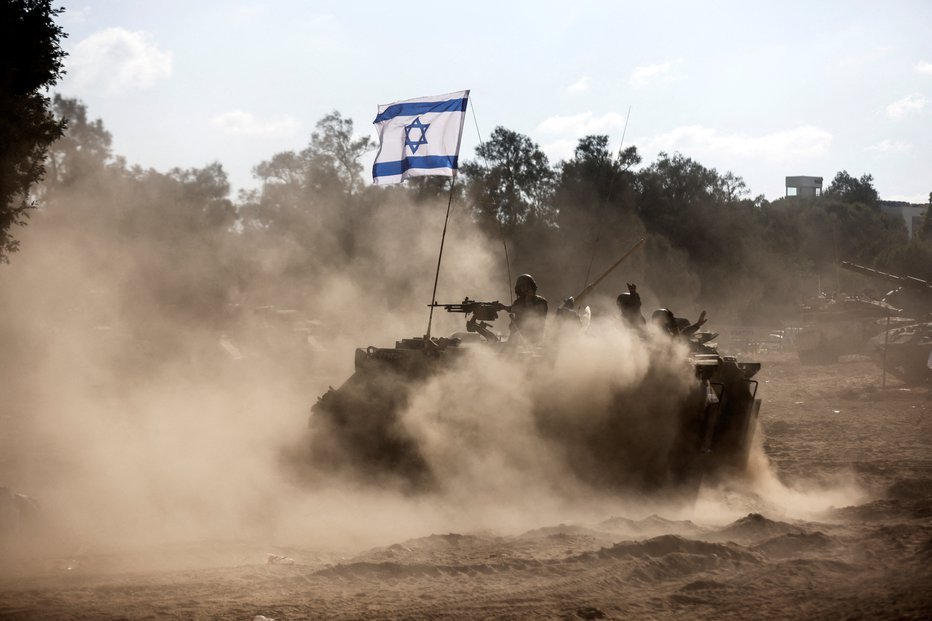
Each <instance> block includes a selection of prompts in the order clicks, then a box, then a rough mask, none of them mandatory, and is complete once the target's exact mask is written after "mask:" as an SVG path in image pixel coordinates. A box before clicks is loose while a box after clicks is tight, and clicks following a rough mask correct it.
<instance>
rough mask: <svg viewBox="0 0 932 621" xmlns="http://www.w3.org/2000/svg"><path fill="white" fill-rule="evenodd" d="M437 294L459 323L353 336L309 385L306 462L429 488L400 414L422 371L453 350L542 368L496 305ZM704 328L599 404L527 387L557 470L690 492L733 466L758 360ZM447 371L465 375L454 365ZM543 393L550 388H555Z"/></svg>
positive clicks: (751, 419)
mask: <svg viewBox="0 0 932 621" xmlns="http://www.w3.org/2000/svg"><path fill="white" fill-rule="evenodd" d="M439 306H443V307H444V308H445V309H446V310H447V311H449V312H458V313H463V314H465V315H466V331H465V332H459V333H456V334H454V335H452V336H451V337H448V338H420V337H415V338H407V339H402V340H399V341H397V342H396V343H395V344H394V346H393V347H376V346H370V347H366V348H359V349H357V350H356V353H355V372H354V373H353V375H352V376H351V377H350V378H349V379H348V380H347V381H346V382H345V383H344V384H343V385H342V386H340V387H339V388H336V389H334V388H332V387H331V388H330V389H329V390H328V391H327V393H326V394H324V395H322V396H321V397H319V399H318V401H317V403H316V404H315V405H314V406H313V407H312V412H311V417H310V420H309V427H310V430H309V431H310V433H309V443H310V446H309V448H310V450H309V451H308V455H309V457H308V459H310V460H311V465H312V466H313V468H315V469H324V470H329V471H336V472H342V473H344V474H349V475H351V476H353V477H354V479H356V480H362V481H365V482H369V483H372V484H375V485H383V484H384V485H400V486H401V487H403V488H404V489H406V490H408V491H410V492H413V493H416V492H421V491H428V490H431V489H432V488H435V487H436V486H437V485H438V484H439V482H438V478H437V476H436V472H435V468H434V465H433V464H432V463H431V460H430V457H429V456H428V455H426V454H425V452H424V451H423V450H422V447H421V446H419V443H418V440H417V438H416V436H415V434H413V433H412V432H411V429H410V428H409V427H408V426H407V423H406V419H405V416H404V412H405V410H406V408H407V407H408V406H409V404H410V403H411V401H412V400H413V399H414V398H415V397H416V396H417V395H418V392H419V391H420V390H422V389H423V388H424V387H425V385H426V384H427V382H429V381H430V380H431V379H432V378H435V377H438V376H439V375H441V374H444V373H454V374H464V373H467V372H468V371H464V370H463V369H464V368H467V369H468V367H467V366H466V365H459V362H460V361H465V360H466V358H467V357H469V356H475V355H479V354H480V353H481V355H494V356H502V357H507V359H508V360H509V362H510V363H513V364H517V365H524V366H523V367H522V368H526V369H527V372H528V374H529V375H530V376H533V375H534V374H535V373H537V374H546V373H547V372H548V370H547V369H552V367H548V365H552V361H553V360H554V358H555V357H556V355H557V352H555V351H554V350H553V349H549V350H548V348H547V347H542V348H526V347H524V346H523V345H521V344H518V343H517V342H516V340H514V339H513V340H509V339H507V338H505V337H501V336H499V335H498V334H497V333H496V332H494V331H493V329H492V324H491V323H490V322H493V321H495V320H496V319H497V318H498V315H499V313H500V312H501V310H502V305H500V304H498V303H497V302H489V303H483V302H475V301H473V300H470V299H469V298H467V299H465V300H464V301H463V302H462V303H461V304H446V305H439ZM553 320H554V321H560V319H559V318H553ZM577 327H578V326H577ZM714 336H715V335H711V334H708V333H702V334H698V335H694V337H693V340H692V341H691V343H690V345H691V349H692V351H691V353H690V355H689V357H688V358H684V357H683V356H682V355H680V357H679V358H678V361H677V363H676V364H675V365H672V366H671V365H656V366H657V368H652V369H651V370H649V371H648V372H647V377H648V379H649V381H644V382H642V383H641V384H638V385H633V386H623V387H622V386H607V387H605V389H606V390H607V391H609V394H610V397H609V398H608V399H606V400H604V401H603V402H602V403H601V405H600V406H599V411H592V406H591V404H590V405H589V406H588V408H589V409H585V408H582V407H577V406H576V405H574V404H568V403H566V402H564V401H563V400H561V399H559V398H549V397H547V396H546V395H538V396H537V397H536V398H535V399H534V401H535V402H534V403H532V404H531V405H530V408H531V412H532V417H533V425H534V427H535V428H536V431H537V432H538V433H539V435H540V436H541V437H543V438H545V439H546V441H547V442H548V444H549V445H552V446H554V447H556V448H555V452H556V454H560V455H565V456H567V459H566V468H567V470H569V471H571V472H572V473H573V474H574V475H575V476H576V477H577V478H578V480H579V481H580V482H582V483H584V484H587V485H590V486H592V487H596V488H608V489H614V490H631V491H635V492H645V493H655V492H669V493H671V494H673V495H676V496H677V497H680V498H685V499H691V498H694V497H695V494H696V493H697V491H698V489H699V485H700V483H701V482H702V481H703V480H706V481H718V480H721V479H723V478H727V477H732V476H740V475H741V474H742V473H744V472H745V471H746V469H747V465H748V458H749V453H750V450H751V445H752V439H753V436H754V433H755V430H756V428H757V417H758V412H759V409H760V399H758V398H757V382H756V381H755V380H754V379H753V378H754V376H755V374H756V373H757V372H758V370H759V369H760V364H759V363H756V362H752V363H748V362H739V361H738V360H736V359H735V358H733V357H728V356H723V355H720V354H719V353H718V351H717V350H716V349H715V348H714V347H710V346H709V344H708V342H709V341H710V340H711V339H712V338H714ZM586 338H596V337H592V336H587V337H586ZM663 338H667V337H665V336H664V337H661V336H658V335H648V334H646V333H645V334H644V335H643V336H642V339H643V341H639V342H643V343H644V347H648V345H649V342H650V341H651V340H652V339H663ZM657 342H660V341H657ZM669 346H670V342H669V341H668V342H667V347H668V348H669ZM680 351H682V350H680ZM571 353H572V352H571ZM548 377H550V376H548ZM554 377H556V380H555V381H556V382H559V376H558V375H557V376H554ZM455 380H456V381H457V382H459V383H466V384H467V385H468V384H469V383H470V382H472V381H474V380H473V379H472V378H470V377H468V376H465V375H457V376H456V377H455ZM674 385H675V386H677V388H676V389H674V388H673V386H674ZM668 387H669V388H668ZM475 390H476V391H483V390H486V387H483V386H481V385H476V386H475ZM545 392H546V391H545ZM551 393H552V394H559V388H555V389H554V391H551ZM467 405H468V404H467ZM439 407H440V406H439V404H438V408H439ZM438 415H442V412H438Z"/></svg>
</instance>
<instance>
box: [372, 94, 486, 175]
mask: <svg viewBox="0 0 932 621" xmlns="http://www.w3.org/2000/svg"><path fill="white" fill-rule="evenodd" d="M468 99H469V91H457V92H455V93H447V94H445V95H436V96H434V97H420V98H418V99H408V100H406V101H396V102H394V103H390V104H384V105H381V106H379V113H378V116H376V117H375V121H373V123H374V124H375V126H376V128H377V129H378V132H379V152H378V153H377V154H376V156H375V164H373V165H372V181H373V183H375V184H376V185H388V184H390V183H401V182H402V181H404V180H405V179H407V178H408V177H421V176H424V175H445V176H447V177H452V176H453V175H454V174H455V172H456V169H457V167H458V165H459V161H458V160H459V154H460V140H461V139H462V137H463V123H464V122H465V121H466V103H467V100H468Z"/></svg>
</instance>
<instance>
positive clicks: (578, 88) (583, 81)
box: [566, 76, 591, 93]
mask: <svg viewBox="0 0 932 621" xmlns="http://www.w3.org/2000/svg"><path fill="white" fill-rule="evenodd" d="M589 82H591V80H590V79H589V76H583V77H581V78H579V79H578V80H576V81H575V82H573V83H572V84H570V85H569V86H568V87H566V91H567V92H568V93H582V92H585V91H588V90H589Z"/></svg>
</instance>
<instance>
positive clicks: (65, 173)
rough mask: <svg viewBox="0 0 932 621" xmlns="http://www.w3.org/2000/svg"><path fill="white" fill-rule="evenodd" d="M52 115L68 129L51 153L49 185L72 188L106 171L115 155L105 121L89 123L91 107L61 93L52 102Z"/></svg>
mask: <svg viewBox="0 0 932 621" xmlns="http://www.w3.org/2000/svg"><path fill="white" fill-rule="evenodd" d="M52 112H53V114H54V115H55V118H56V120H58V121H59V122H60V123H63V124H64V125H65V127H66V129H65V132H64V135H62V137H61V138H60V139H59V140H57V141H55V143H54V144H53V145H52V146H51V149H50V150H49V158H48V161H47V167H48V179H47V181H48V185H50V186H53V187H54V186H58V187H67V186H71V185H72V184H74V183H76V182H78V181H79V180H87V179H88V178H89V177H91V176H93V175H94V174H96V173H98V172H100V171H101V170H103V168H104V167H105V166H106V165H107V163H108V162H109V161H110V159H111V158H112V156H113V153H112V151H111V150H110V144H111V142H112V141H113V138H112V136H111V135H110V132H109V131H107V129H106V128H105V127H104V123H103V121H102V120H100V119H95V120H93V121H91V120H88V116H87V106H86V105H84V103H83V102H82V101H80V100H78V99H69V98H65V97H62V96H61V95H59V94H56V95H55V97H54V99H53V100H52Z"/></svg>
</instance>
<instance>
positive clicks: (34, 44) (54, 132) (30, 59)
mask: <svg viewBox="0 0 932 621" xmlns="http://www.w3.org/2000/svg"><path fill="white" fill-rule="evenodd" d="M61 11H62V9H53V8H52V3H51V0H0V58H2V59H3V62H0V262H8V261H9V254H10V253H11V252H15V251H16V250H17V248H18V246H19V242H18V241H17V240H16V239H14V238H13V235H12V232H11V230H10V229H11V228H12V227H13V226H14V225H23V224H25V222H26V219H27V217H28V215H29V210H30V209H31V208H32V207H33V205H32V203H31V201H30V200H29V197H28V194H29V189H30V187H31V186H32V185H33V184H35V183H36V182H37V181H39V179H41V178H42V175H43V171H44V164H45V157H46V152H47V150H48V147H49V145H50V144H51V143H52V142H54V141H55V140H56V139H57V138H58V137H59V136H61V134H62V131H63V129H64V125H63V123H62V121H60V120H56V118H55V117H54V115H53V114H52V111H51V106H50V102H49V98H48V97H47V96H45V95H44V94H43V92H44V90H45V89H46V88H47V87H49V86H51V85H53V84H55V83H56V82H57V81H58V79H59V77H60V76H61V73H62V59H63V58H64V56H65V52H64V51H63V50H62V49H61V45H60V42H61V39H62V38H63V37H65V36H67V35H66V34H65V33H64V31H63V30H62V29H61V27H60V26H58V25H57V24H56V23H55V21H54V17H55V16H56V15H58V14H59V13H61Z"/></svg>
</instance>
